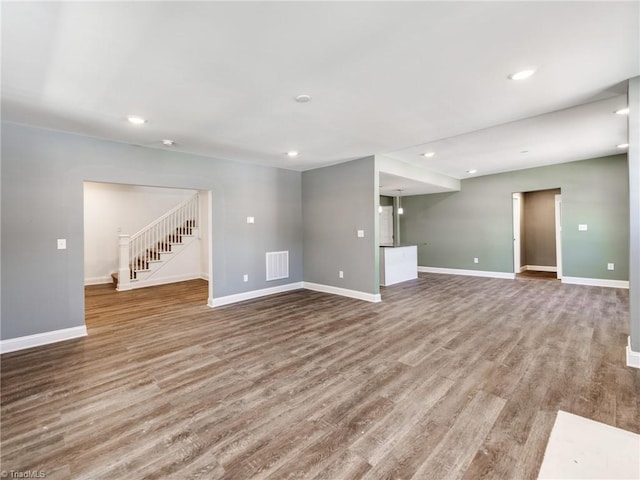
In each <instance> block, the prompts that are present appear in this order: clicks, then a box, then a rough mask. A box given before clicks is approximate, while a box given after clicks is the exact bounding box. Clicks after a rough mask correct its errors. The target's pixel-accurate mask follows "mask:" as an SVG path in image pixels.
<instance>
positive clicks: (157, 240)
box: [118, 193, 199, 290]
mask: <svg viewBox="0 0 640 480" xmlns="http://www.w3.org/2000/svg"><path fill="white" fill-rule="evenodd" d="M198 206H199V202H198V194H197V193H196V194H194V195H193V196H192V197H191V198H189V199H187V200H185V201H184V202H182V203H181V204H180V205H178V206H177V207H175V208H172V209H171V210H169V211H168V212H167V213H165V214H164V215H162V216H161V217H159V218H158V219H156V220H154V221H153V222H152V223H150V224H149V225H147V226H146V227H144V228H143V229H141V230H140V231H139V232H137V233H135V234H133V235H131V236H129V235H120V247H119V248H120V261H119V265H118V290H129V289H130V286H129V285H130V283H131V280H134V279H136V278H137V272H139V271H141V270H148V269H149V262H151V261H154V260H160V255H161V254H162V253H166V252H171V245H172V244H174V243H182V236H183V235H191V234H192V231H193V229H194V228H195V227H197V226H198V224H199V216H198V215H199V213H198Z"/></svg>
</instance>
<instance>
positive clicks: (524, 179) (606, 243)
mask: <svg viewBox="0 0 640 480" xmlns="http://www.w3.org/2000/svg"><path fill="white" fill-rule="evenodd" d="M628 186H629V184H628V169H627V157H626V155H615V156H610V157H604V158H595V159H590V160H583V161H579V162H571V163H563V164H559V165H552V166H547V167H539V168H532V169H527V170H518V171H514V172H508V173H501V174H496V175H487V176H482V177H477V178H469V179H465V180H463V181H462V185H461V190H460V191H459V192H452V193H437V194H431V195H417V196H412V197H403V199H402V204H403V207H404V215H403V217H402V220H401V234H402V241H403V243H405V244H415V245H418V264H419V265H420V266H428V267H440V268H451V269H464V270H480V271H491V272H504V273H508V272H513V271H514V268H513V211H512V210H513V206H512V205H513V203H512V194H513V193H517V192H530V191H535V190H546V189H552V188H560V189H561V190H562V256H563V276H567V277H581V278H596V279H610V280H628V279H629V188H628ZM579 224H587V225H588V230H587V231H586V232H585V231H578V225H579ZM474 257H477V258H478V259H479V263H477V264H475V263H473V259H474ZM607 263H614V264H615V270H613V271H610V270H607Z"/></svg>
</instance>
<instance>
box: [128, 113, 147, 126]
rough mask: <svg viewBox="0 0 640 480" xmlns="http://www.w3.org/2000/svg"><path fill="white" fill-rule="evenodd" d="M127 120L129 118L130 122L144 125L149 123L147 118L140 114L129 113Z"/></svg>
mask: <svg viewBox="0 0 640 480" xmlns="http://www.w3.org/2000/svg"><path fill="white" fill-rule="evenodd" d="M127 120H129V122H131V123H133V124H134V125H142V124H143V123H147V120H146V119H145V118H142V117H140V116H138V115H129V116H128V117H127Z"/></svg>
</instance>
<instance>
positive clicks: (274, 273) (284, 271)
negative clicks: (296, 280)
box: [267, 251, 289, 281]
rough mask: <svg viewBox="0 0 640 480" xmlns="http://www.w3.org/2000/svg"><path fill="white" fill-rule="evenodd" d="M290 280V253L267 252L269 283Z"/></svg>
mask: <svg viewBox="0 0 640 480" xmlns="http://www.w3.org/2000/svg"><path fill="white" fill-rule="evenodd" d="M281 278H289V252H288V251H284V252H267V281H270V280H279V279H281Z"/></svg>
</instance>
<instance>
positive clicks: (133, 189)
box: [83, 182, 213, 304]
mask: <svg viewBox="0 0 640 480" xmlns="http://www.w3.org/2000/svg"><path fill="white" fill-rule="evenodd" d="M83 209H84V284H85V290H86V289H87V288H91V289H94V290H95V289H102V290H104V293H105V294H107V293H109V294H112V293H114V292H116V293H117V294H123V293H124V292H125V291H127V290H133V289H140V288H147V287H154V286H158V285H165V287H164V288H163V291H164V292H165V293H164V295H166V292H167V291H170V288H171V285H176V284H177V283H179V282H185V281H193V282H196V283H198V282H201V283H202V285H200V286H199V288H200V289H201V290H202V291H205V290H206V291H207V296H206V297H204V298H203V299H202V303H203V304H206V303H208V301H209V299H210V298H212V297H213V294H212V291H213V285H212V262H211V259H212V245H211V237H212V235H211V192H210V191H203V190H194V189H188V188H186V189H181V188H169V187H160V186H146V185H129V184H114V183H99V182H84V202H83ZM94 293H95V292H94ZM117 294H116V295H109V298H112V299H113V301H117V300H116V299H117ZM94 296H95V295H94Z"/></svg>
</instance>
